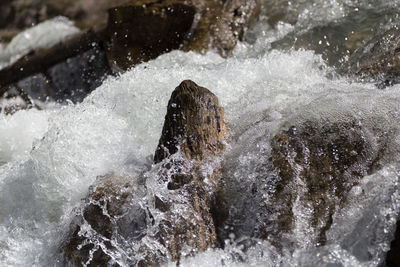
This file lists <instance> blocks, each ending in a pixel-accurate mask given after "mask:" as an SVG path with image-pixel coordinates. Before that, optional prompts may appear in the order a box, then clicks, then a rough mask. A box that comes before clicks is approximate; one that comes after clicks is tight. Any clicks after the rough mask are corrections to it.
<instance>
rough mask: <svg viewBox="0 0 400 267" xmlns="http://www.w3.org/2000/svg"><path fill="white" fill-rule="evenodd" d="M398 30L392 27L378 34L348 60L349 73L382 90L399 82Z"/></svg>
mask: <svg viewBox="0 0 400 267" xmlns="http://www.w3.org/2000/svg"><path fill="white" fill-rule="evenodd" d="M399 58H400V30H399V29H398V28H397V27H394V28H392V29H390V30H388V31H386V32H384V33H383V34H379V35H377V36H375V37H374V38H372V39H371V40H370V41H369V42H367V43H366V44H365V45H364V46H363V47H361V48H360V49H358V50H357V51H356V52H355V53H354V54H353V55H352V56H351V57H350V59H349V62H350V72H351V73H353V74H356V75H357V76H359V77H360V79H362V80H364V81H376V82H377V83H378V87H380V88H384V87H386V86H390V85H393V84H396V83H399V82H400V60H399Z"/></svg>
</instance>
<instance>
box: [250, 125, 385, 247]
mask: <svg viewBox="0 0 400 267" xmlns="http://www.w3.org/2000/svg"><path fill="white" fill-rule="evenodd" d="M367 136H368V133H367V132H365V129H363V128H362V127H361V126H360V124H359V123H358V121H357V120H354V121H352V120H349V121H340V122H315V121H307V122H305V123H303V124H302V125H297V126H291V127H290V128H289V129H288V130H286V131H282V132H280V133H278V134H277V135H275V136H274V137H273V139H272V141H271V146H272V155H271V161H272V164H273V167H274V168H275V171H276V174H277V177H278V178H277V181H276V184H275V186H274V187H275V189H274V191H273V192H274V193H273V196H272V197H271V198H272V199H273V202H272V203H269V204H268V205H265V206H264V213H263V215H262V216H261V218H260V223H259V224H258V226H257V227H256V229H255V232H254V236H255V237H257V238H262V239H268V240H269V241H271V242H272V243H273V244H275V245H276V246H277V247H280V245H281V244H282V243H285V242H287V243H288V244H287V245H288V247H292V246H293V245H294V246H296V247H310V246H321V245H324V244H325V242H326V235H325V233H326V231H327V230H328V229H329V228H330V227H331V224H332V220H333V214H334V213H335V211H337V210H338V209H340V208H341V207H343V205H345V203H346V200H347V195H348V193H349V191H350V189H351V188H352V187H353V186H354V185H357V184H358V182H359V181H360V179H362V178H363V177H364V176H365V175H367V174H370V173H371V172H373V171H375V170H376V169H378V168H380V165H379V160H380V159H381V157H382V156H383V154H384V151H385V149H386V146H385V142H382V143H381V144H379V149H378V150H377V148H376V147H375V148H373V147H371V144H370V143H369V142H368V139H367ZM376 151H378V152H376ZM293 231H297V232H300V233H303V234H304V239H303V240H292V239H291V238H290V236H291V234H290V233H291V232H293ZM297 235H299V233H298V234H297ZM285 239H286V240H285ZM297 242H299V243H297ZM293 243H294V244H293Z"/></svg>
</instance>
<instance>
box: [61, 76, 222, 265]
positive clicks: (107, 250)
mask: <svg viewBox="0 0 400 267" xmlns="http://www.w3.org/2000/svg"><path fill="white" fill-rule="evenodd" d="M226 135H227V130H226V126H225V124H224V120H223V109H222V108H221V107H220V106H219V104H218V99H217V97H216V96H215V95H214V94H213V93H211V92H210V91H209V90H208V89H206V88H203V87H200V86H198V85H196V84H195V83H194V82H192V81H184V82H182V83H181V84H180V85H179V86H178V87H177V88H176V89H175V91H174V92H173V93H172V96H171V99H170V101H169V103H168V111H167V115H166V117H165V123H164V127H163V131H162V135H161V138H160V142H159V145H158V147H157V150H156V153H155V156H154V162H155V163H159V164H157V165H156V166H155V167H154V168H153V174H154V177H153V176H152V177H151V178H148V179H149V181H146V187H147V188H151V191H148V192H147V195H146V193H145V191H143V190H145V189H144V188H145V187H144V186H142V187H140V186H138V185H135V184H134V183H133V180H129V178H127V177H123V176H122V177H119V176H115V175H108V176H106V177H103V178H100V180H99V182H98V184H97V185H96V187H95V188H94V189H92V190H91V191H90V193H89V195H88V197H87V198H86V201H85V205H84V206H83V207H82V209H81V214H80V215H78V216H77V218H76V219H75V222H74V223H73V224H72V230H71V232H70V233H69V235H70V236H69V237H67V242H66V244H65V245H63V247H62V250H63V251H64V255H65V258H66V260H67V261H69V262H72V263H74V264H75V265H76V266H82V265H84V264H85V263H87V264H89V266H97V265H105V264H107V263H108V264H111V265H116V266H118V265H119V263H118V261H117V260H116V259H117V258H118V257H121V255H119V256H118V257H117V256H116V255H118V244H119V242H121V240H123V244H131V245H130V246H131V250H133V251H134V256H133V257H131V258H130V257H129V255H128V256H126V258H122V259H120V260H121V261H123V262H124V261H125V262H128V263H129V264H136V265H139V266H158V265H160V264H161V263H163V262H165V261H166V260H172V261H176V262H179V260H180V258H181V257H183V256H187V255H192V254H194V253H196V252H200V251H204V250H206V249H207V248H210V247H217V246H219V244H218V240H217V237H216V231H215V225H214V219H213V214H212V210H211V207H212V205H213V202H214V193H215V191H216V188H217V186H218V185H219V181H220V177H221V172H220V159H219V158H218V156H219V155H221V154H222V153H223V151H224V148H225V145H224V142H225V138H226ZM218 159H219V160H218ZM133 188H135V190H133ZM139 188H141V189H140V190H139ZM141 194H142V195H141ZM139 199H141V200H139ZM143 199H148V200H147V201H144V202H143ZM139 203H141V205H139ZM126 241H129V242H131V243H129V242H128V243H127V242H126Z"/></svg>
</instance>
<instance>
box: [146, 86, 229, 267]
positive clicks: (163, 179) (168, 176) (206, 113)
mask: <svg viewBox="0 0 400 267" xmlns="http://www.w3.org/2000/svg"><path fill="white" fill-rule="evenodd" d="M226 135H227V130H226V126H225V124H224V115H223V109H222V108H221V107H220V106H219V104H218V98H217V97H216V96H215V95H214V94H213V93H211V92H210V91H209V90H208V89H206V88H203V87H200V86H198V85H196V84H195V83H194V82H192V81H183V82H182V83H181V84H180V85H179V86H178V87H177V88H176V89H175V91H174V92H173V93H172V96H171V99H170V101H169V103H168V111H167V115H166V117H165V123H164V127H163V131H162V135H161V138H160V142H159V145H158V147H157V150H156V153H155V156H154V161H155V162H156V163H159V162H162V163H163V166H165V167H164V169H165V170H166V171H165V172H164V173H162V174H161V175H160V176H159V183H160V186H165V185H163V184H166V185H167V188H168V189H169V191H171V190H172V191H173V192H174V194H178V195H179V196H180V198H178V199H175V200H174V201H172V202H169V203H168V205H169V206H170V207H165V204H162V205H156V208H157V209H159V210H161V211H164V218H165V219H164V220H162V221H161V222H160V224H159V225H158V226H157V227H158V229H159V231H157V234H156V235H155V236H154V237H155V238H156V239H157V240H158V242H160V243H161V244H163V245H164V246H166V247H167V250H168V252H169V253H170V257H171V260H172V261H178V262H179V259H180V258H181V257H182V251H183V250H185V255H188V254H193V253H195V252H200V251H205V250H206V249H207V248H210V247H218V246H219V244H218V240H217V236H216V231H215V225H214V220H213V214H212V213H211V207H212V205H213V201H214V194H215V192H216V190H217V186H218V185H219V181H220V179H221V170H220V168H221V166H220V161H218V159H216V156H219V155H221V154H222V152H223V151H224V147H225V145H224V143H225V139H226ZM177 154H178V155H179V156H178V157H176V155H177ZM168 193H169V192H168ZM163 198H164V199H165V200H167V199H168V197H167V195H166V196H164V197H161V199H163ZM161 202H164V203H165V202H166V201H161ZM165 210H166V211H165Z"/></svg>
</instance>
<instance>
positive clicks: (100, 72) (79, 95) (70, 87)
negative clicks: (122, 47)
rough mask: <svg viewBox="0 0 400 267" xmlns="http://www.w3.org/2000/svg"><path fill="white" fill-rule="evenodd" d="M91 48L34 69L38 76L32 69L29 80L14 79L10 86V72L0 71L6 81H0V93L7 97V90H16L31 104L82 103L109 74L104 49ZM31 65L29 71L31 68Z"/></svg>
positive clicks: (109, 70)
mask: <svg viewBox="0 0 400 267" xmlns="http://www.w3.org/2000/svg"><path fill="white" fill-rule="evenodd" d="M93 44H94V45H93V46H92V48H91V49H89V50H86V51H85V50H84V51H82V52H81V53H79V54H78V55H75V56H71V57H67V58H66V59H65V60H64V61H60V62H58V63H55V64H49V66H47V68H43V69H40V68H37V69H36V70H37V71H38V72H37V73H36V72H35V70H34V69H32V71H31V72H32V73H33V74H32V75H30V76H27V77H24V76H21V77H22V78H21V79H20V80H18V77H15V78H16V80H18V81H17V82H16V83H14V84H13V85H11V86H10V85H8V84H7V81H6V79H10V78H12V77H10V76H7V74H8V73H9V72H11V71H12V70H13V68H10V69H8V68H6V69H4V70H0V77H5V78H4V79H2V80H1V79H0V92H1V91H5V92H6V93H7V92H8V90H9V89H8V88H9V87H17V88H18V89H19V92H23V94H26V95H27V96H29V98H30V99H32V100H40V101H48V100H52V101H57V102H65V101H67V100H68V101H72V102H74V103H77V102H81V101H82V100H83V99H84V98H85V97H86V96H87V95H88V94H89V93H90V92H92V91H93V90H94V89H96V88H97V87H98V86H100V85H101V83H102V82H103V81H104V79H105V78H106V77H107V76H108V75H111V74H112V71H111V69H110V67H109V65H108V62H107V58H106V53H105V52H104V50H103V48H101V47H100V46H98V45H97V44H96V43H93ZM34 63H35V62H32V64H30V65H29V66H28V68H29V67H30V68H34V66H33V65H34ZM17 65H18V62H17ZM43 65H45V64H43ZM11 67H12V66H11ZM3 84H5V85H3ZM11 84H12V83H11ZM8 94H9V93H8Z"/></svg>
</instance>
